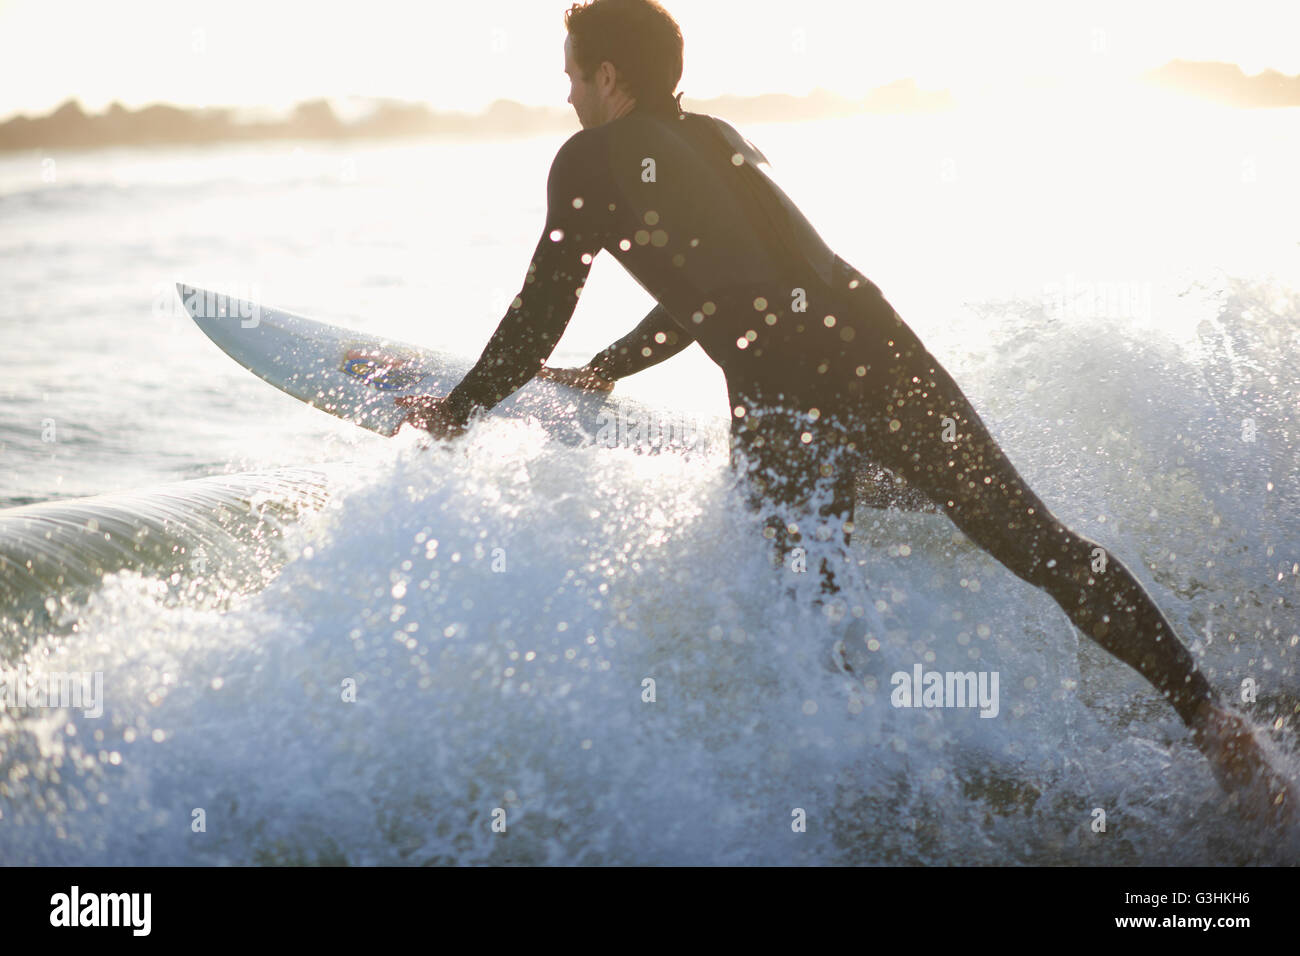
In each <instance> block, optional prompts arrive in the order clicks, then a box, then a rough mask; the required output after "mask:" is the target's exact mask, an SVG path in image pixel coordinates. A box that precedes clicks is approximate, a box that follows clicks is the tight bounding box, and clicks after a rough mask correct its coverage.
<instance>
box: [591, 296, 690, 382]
mask: <svg viewBox="0 0 1300 956" xmlns="http://www.w3.org/2000/svg"><path fill="white" fill-rule="evenodd" d="M694 341H695V336H693V335H691V334H690V333H689V332H687V331H686V330H685V329H683V328H682V327H681V326H680V325H678V324H677V322H676V321H674V320H673V317H672V315H670V314H669V312H668V310H667V309H665V308H664V307H663V306H662V305H656V306H655V307H654V308H653V309H651V310H650V312H649V314H647V315H646V317H645V318H644V319H642V320H641V323H640V324H639V325H638V326H637V327H636V328H635V329H633V330H632V331H631V332H629V333H628V334H627V335H625V336H623V337H622V338H621V339H619V340H618V341H617V342H615V343H614V344H613V345H611V346H610V347H609V348H607V349H604V350H603V351H601V352H599V353H597V354H596V356H595V357H594V358H592V360H591V361H590V362H588V363H587V366H586V367H587V368H589V369H591V370H592V371H593V372H595V373H596V374H597V375H599V376H600V377H601V378H603V379H608V380H609V381H618V380H619V379H620V378H626V377H627V376H629V375H635V374H636V373H637V372H644V371H645V370H646V369H648V368H650V367H651V366H654V365H658V364H659V363H660V362H663V361H665V360H667V359H670V358H672V357H673V356H674V355H676V354H677V353H678V352H680V351H682V349H684V348H686V347H687V346H688V345H690V344H691V343H692V342H694Z"/></svg>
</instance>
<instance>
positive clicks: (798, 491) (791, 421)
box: [731, 399, 855, 594]
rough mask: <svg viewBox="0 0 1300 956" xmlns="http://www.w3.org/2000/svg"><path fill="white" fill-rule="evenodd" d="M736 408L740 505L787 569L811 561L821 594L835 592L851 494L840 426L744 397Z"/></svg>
mask: <svg viewBox="0 0 1300 956" xmlns="http://www.w3.org/2000/svg"><path fill="white" fill-rule="evenodd" d="M737 407H741V408H744V414H743V415H742V416H739V417H737V418H734V419H733V422H732V432H731V434H732V446H731V461H732V466H733V467H734V468H735V469H736V471H737V472H738V474H739V475H740V477H741V479H742V482H743V485H744V493H745V495H746V502H747V503H748V504H749V506H750V507H751V508H753V509H754V510H755V511H756V512H758V513H759V514H761V515H763V516H764V518H765V522H764V524H765V528H764V531H763V534H764V537H766V538H768V539H769V540H770V541H772V543H773V546H774V553H775V557H776V558H777V560H779V561H780V562H781V563H783V564H787V565H788V566H790V567H791V568H792V570H795V571H801V570H804V569H805V568H806V566H807V564H808V563H810V561H809V559H810V558H811V560H812V561H815V562H817V564H818V571H819V573H820V574H821V589H822V591H823V592H825V593H828V594H834V593H836V592H838V591H839V585H838V584H837V583H836V581H835V572H834V569H833V565H834V564H837V563H840V562H842V561H843V560H845V559H846V558H847V547H848V544H849V537H850V535H851V534H852V531H853V504H854V491H855V487H854V486H855V469H854V467H853V465H854V459H855V456H854V455H853V453H852V452H851V450H850V449H849V447H848V445H847V442H846V440H845V436H844V434H843V430H842V429H839V428H836V427H835V426H833V425H827V424H825V423H818V422H815V421H810V420H809V419H808V417H807V416H806V415H801V414H798V413H795V412H791V411H788V410H785V409H782V408H771V407H763V406H761V405H758V404H757V403H754V402H746V401H745V400H744V399H739V400H737V401H734V402H733V404H732V408H733V409H735V408H737ZM800 556H802V558H803V561H802V562H800V561H799V558H800Z"/></svg>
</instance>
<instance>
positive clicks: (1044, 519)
mask: <svg viewBox="0 0 1300 956" xmlns="http://www.w3.org/2000/svg"><path fill="white" fill-rule="evenodd" d="M917 344H918V345H919V343H917ZM911 351H912V357H911V359H910V360H909V361H910V363H911V364H912V365H913V370H912V372H911V374H909V375H907V376H904V377H902V378H901V379H900V381H901V382H903V383H905V384H903V385H902V386H901V387H896V388H894V389H893V390H892V392H893V394H892V400H891V402H890V406H889V411H888V413H886V414H885V415H884V416H883V418H878V419H877V420H876V423H875V425H874V427H869V428H867V429H866V430H865V434H864V441H865V442H867V443H869V444H870V445H871V446H872V451H873V452H874V454H875V456H877V458H878V460H880V461H882V462H883V463H884V464H886V465H887V466H888V467H890V468H891V469H895V470H897V471H899V472H901V473H902V474H904V475H905V476H906V478H907V480H908V481H909V482H910V483H911V484H912V485H913V486H914V487H915V488H917V489H918V490H920V491H922V492H923V493H925V494H927V495H929V496H930V498H931V500H933V501H934V502H935V504H937V505H938V506H939V507H940V508H941V509H942V510H943V511H944V512H945V513H946V514H947V515H948V516H949V517H950V518H951V519H952V520H953V522H954V523H955V524H956V525H957V527H959V528H960V529H961V530H962V531H963V532H964V533H965V534H966V535H967V536H968V537H969V538H970V539H971V540H972V541H974V542H975V543H976V544H978V545H979V546H980V547H982V548H984V549H985V550H986V551H988V552H989V553H990V554H992V555H993V556H994V557H995V558H997V559H998V560H999V561H1000V562H1002V564H1004V565H1005V566H1006V567H1007V568H1009V569H1010V570H1011V571H1012V572H1013V573H1015V574H1016V575H1017V576H1019V577H1020V578H1022V579H1024V580H1025V581H1028V582H1030V583H1031V584H1034V585H1036V586H1038V587H1040V588H1042V589H1043V590H1045V591H1047V593H1048V594H1050V595H1051V596H1052V598H1053V599H1054V600H1055V601H1056V603H1057V604H1059V605H1060V606H1061V609H1062V610H1064V611H1065V613H1066V614H1067V615H1068V616H1069V618H1070V620H1071V621H1073V622H1074V624H1075V626H1076V627H1078V628H1079V629H1080V630H1081V631H1083V632H1084V633H1085V634H1087V635H1088V636H1089V637H1091V638H1092V639H1093V640H1094V641H1096V642H1097V643H1098V644H1100V645H1101V646H1102V647H1103V648H1105V649H1106V650H1107V651H1109V652H1110V653H1111V654H1113V655H1114V656H1115V657H1117V658H1119V659H1120V660H1122V661H1123V662H1124V663H1126V664H1128V665H1129V666H1130V667H1132V668H1133V669H1134V670H1136V671H1137V672H1138V673H1139V674H1141V675H1142V676H1143V677H1145V678H1146V679H1147V681H1149V682H1150V683H1151V685H1152V686H1153V687H1155V688H1156V689H1157V690H1158V691H1159V692H1160V693H1161V694H1162V695H1164V696H1165V697H1166V698H1167V699H1168V700H1169V702H1170V703H1171V704H1172V705H1173V707H1174V709H1175V710H1176V711H1177V712H1178V715H1179V716H1180V717H1181V718H1182V720H1183V722H1184V723H1185V724H1186V725H1187V726H1188V727H1189V728H1190V729H1191V730H1192V732H1193V734H1192V739H1193V741H1194V742H1195V744H1196V746H1197V747H1198V748H1199V749H1200V750H1201V752H1202V753H1203V754H1204V755H1205V756H1206V758H1207V760H1208V761H1209V764H1210V769H1211V770H1212V771H1213V773H1214V775H1215V777H1216V778H1217V779H1218V780H1219V783H1220V784H1221V785H1222V786H1223V788H1224V790H1225V791H1227V792H1228V793H1232V794H1234V795H1239V796H1240V797H1241V798H1242V799H1243V800H1244V806H1243V810H1244V812H1245V813H1246V815H1248V816H1252V817H1264V818H1268V819H1278V818H1286V817H1287V816H1288V815H1290V814H1292V813H1293V811H1292V809H1291V806H1290V803H1289V800H1290V797H1289V795H1288V784H1287V783H1286V781H1285V779H1284V778H1283V777H1282V776H1281V775H1280V774H1278V773H1277V771H1275V770H1273V768H1272V767H1271V766H1270V764H1269V761H1268V758H1267V757H1266V756H1265V755H1264V753H1263V751H1262V750H1261V749H1260V746H1259V744H1258V742H1257V741H1256V739H1255V736H1254V732H1253V729H1252V728H1251V725H1250V723H1249V722H1248V721H1246V720H1245V719H1243V718H1242V717H1240V716H1238V715H1237V714H1234V713H1232V712H1231V711H1230V710H1228V709H1227V708H1226V706H1225V705H1224V704H1223V703H1222V702H1221V701H1220V700H1219V699H1218V695H1217V694H1216V693H1215V691H1214V689H1213V688H1212V687H1211V686H1210V683H1209V681H1207V680H1206V678H1205V675H1204V674H1203V673H1202V672H1201V671H1200V670H1199V669H1198V668H1197V666H1196V662H1195V660H1194V658H1193V657H1192V655H1191V653H1190V652H1189V651H1188V650H1187V648H1185V647H1184V646H1183V645H1182V644H1181V643H1179V641H1178V638H1177V635H1175V633H1174V630H1173V627H1172V626H1171V625H1170V623H1169V621H1168V620H1167V619H1166V618H1165V616H1164V615H1163V614H1162V613H1161V612H1160V609H1159V608H1157V607H1156V604H1155V602H1154V601H1153V600H1152V599H1151V597H1150V595H1148V594H1147V592H1146V590H1145V589H1144V588H1143V587H1142V585H1141V583H1139V582H1138V580H1137V579H1136V578H1135V577H1134V576H1133V574H1132V573H1131V572H1130V571H1129V570H1128V568H1126V567H1125V566H1124V563H1123V562H1122V561H1120V560H1119V559H1118V558H1117V557H1115V556H1114V555H1112V554H1110V553H1108V552H1107V551H1106V550H1105V549H1104V548H1102V547H1101V546H1100V545H1098V544H1097V543H1096V542H1095V541H1090V540H1089V539H1087V538H1085V537H1083V536H1082V535H1079V534H1075V533H1074V532H1073V531H1071V530H1070V529H1069V528H1067V527H1065V525H1063V524H1062V523H1061V522H1060V521H1059V520H1058V519H1057V518H1056V516H1055V515H1053V514H1052V512H1051V511H1050V510H1049V509H1048V508H1047V506H1046V505H1044V504H1043V502H1042V501H1041V500H1039V498H1038V497H1037V496H1036V495H1035V494H1034V493H1033V491H1031V490H1030V488H1029V487H1028V485H1026V484H1025V482H1024V480H1023V479H1022V478H1021V477H1020V475H1019V473H1018V472H1017V471H1016V469H1015V468H1014V467H1013V466H1012V465H1011V462H1010V461H1008V460H1007V458H1006V456H1005V455H1004V454H1003V452H1002V450H1001V449H1000V448H999V447H998V445H997V442H996V441H994V439H993V437H992V436H991V435H990V434H989V432H988V429H987V428H986V427H985V426H984V423H983V422H981V421H980V419H979V416H978V415H977V414H976V413H975V410H974V408H972V407H971V405H970V402H968V401H967V400H966V397H965V396H964V395H963V394H962V393H961V389H959V388H958V387H957V384H956V383H955V382H954V381H953V380H952V378H951V376H949V375H948V373H947V372H946V371H944V369H943V368H942V367H941V366H940V365H939V363H938V362H936V361H935V360H934V357H933V356H930V355H929V353H928V352H925V353H924V360H923V361H920V362H917V361H916V359H917V358H920V357H921V352H917V351H915V350H911ZM900 400H901V404H899V402H900ZM876 407H878V408H879V407H882V406H881V405H877V406H876ZM894 423H897V425H895V424H894ZM949 439H951V440H949Z"/></svg>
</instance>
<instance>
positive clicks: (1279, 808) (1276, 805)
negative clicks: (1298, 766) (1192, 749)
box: [1192, 702, 1294, 822]
mask: <svg viewBox="0 0 1300 956" xmlns="http://www.w3.org/2000/svg"><path fill="white" fill-rule="evenodd" d="M1192 733H1193V739H1194V740H1195V741H1196V746H1197V747H1198V748H1200V750H1201V752H1202V753H1203V754H1205V757H1206V759H1207V760H1208V761H1209V762H1210V769H1211V770H1212V771H1213V772H1214V776H1215V778H1216V779H1217V780H1218V781H1219V785H1220V786H1221V787H1223V789H1224V791H1225V792H1227V793H1228V794H1230V795H1233V796H1235V797H1237V799H1238V800H1239V801H1240V807H1241V810H1242V812H1243V814H1244V815H1246V816H1247V817H1250V818H1252V819H1263V820H1271V821H1276V822H1291V821H1292V820H1293V819H1294V809H1293V807H1292V805H1291V804H1292V799H1293V797H1292V794H1291V793H1290V788H1289V787H1288V786H1287V783H1286V780H1285V779H1284V778H1283V777H1282V775H1281V774H1279V773H1278V772H1277V771H1275V770H1274V769H1273V768H1272V766H1271V765H1270V764H1269V762H1268V758H1266V757H1265V756H1264V752H1263V750H1262V749H1260V746H1259V742H1258V741H1257V740H1256V739H1255V733H1254V730H1253V728H1252V727H1251V725H1250V723H1249V722H1248V721H1247V720H1245V719H1243V718H1242V717H1239V716H1238V715H1237V714H1234V713H1232V712H1231V711H1229V710H1226V709H1224V708H1223V707H1220V706H1219V705H1217V704H1212V703H1209V702H1207V703H1206V704H1205V706H1204V707H1203V708H1202V710H1201V714H1200V718H1199V720H1198V722H1197V726H1196V727H1194V728H1193V731H1192Z"/></svg>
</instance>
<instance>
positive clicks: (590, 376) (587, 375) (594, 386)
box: [537, 365, 614, 392]
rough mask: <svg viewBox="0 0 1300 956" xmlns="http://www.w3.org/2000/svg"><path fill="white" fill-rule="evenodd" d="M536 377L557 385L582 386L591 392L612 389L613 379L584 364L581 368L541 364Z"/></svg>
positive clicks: (609, 390)
mask: <svg viewBox="0 0 1300 956" xmlns="http://www.w3.org/2000/svg"><path fill="white" fill-rule="evenodd" d="M537 377H538V378H543V379H546V380H547V381H549V382H555V383H557V384H559V385H568V386H570V387H572V388H583V389H587V390H588V391H593V392H612V391H613V390H614V380H613V379H608V378H605V377H603V376H602V375H600V374H599V373H598V372H596V371H595V370H594V369H592V368H591V367H589V366H585V365H584V366H583V367H582V368H551V367H550V366H547V365H543V366H542V370H541V371H540V372H538V373H537Z"/></svg>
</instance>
